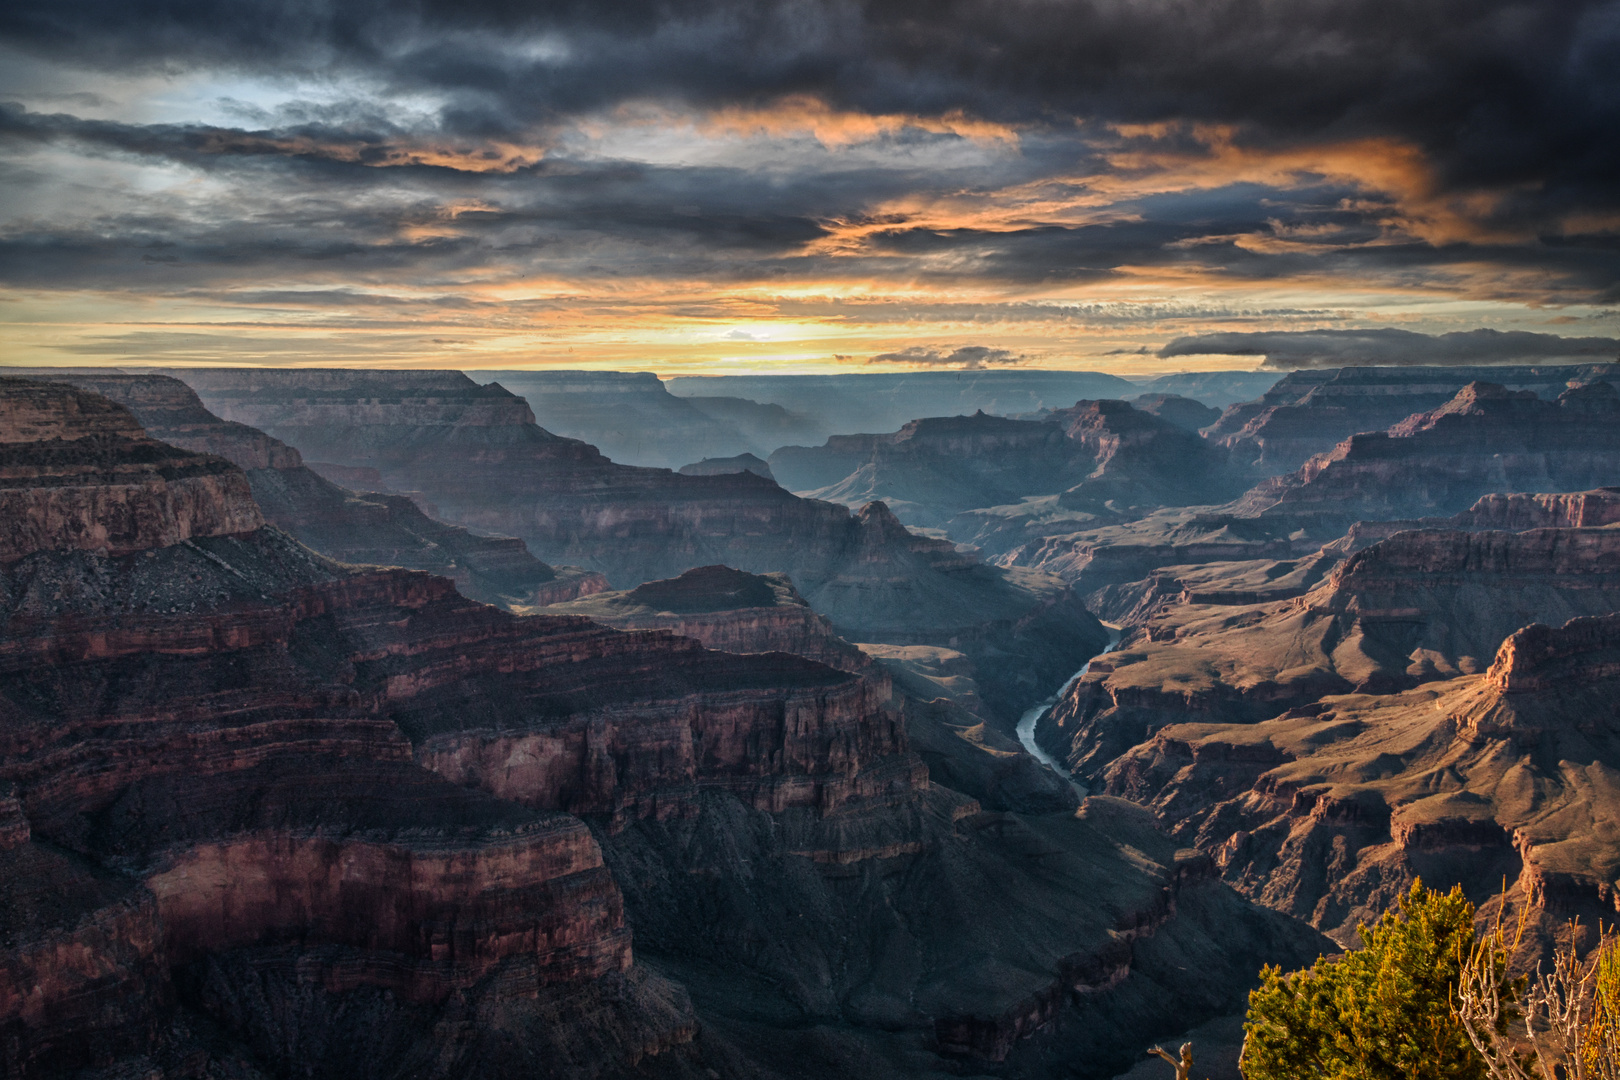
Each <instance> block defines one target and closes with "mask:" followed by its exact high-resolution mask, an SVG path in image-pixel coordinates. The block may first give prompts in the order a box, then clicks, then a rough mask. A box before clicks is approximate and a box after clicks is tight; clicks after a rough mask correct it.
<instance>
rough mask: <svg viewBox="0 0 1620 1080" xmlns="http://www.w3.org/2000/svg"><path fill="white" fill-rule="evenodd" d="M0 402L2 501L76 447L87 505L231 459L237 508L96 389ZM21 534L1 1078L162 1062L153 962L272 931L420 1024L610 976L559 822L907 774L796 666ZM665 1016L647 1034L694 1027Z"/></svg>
mask: <svg viewBox="0 0 1620 1080" xmlns="http://www.w3.org/2000/svg"><path fill="white" fill-rule="evenodd" d="M5 389H6V391H7V392H6V393H5V395H4V399H5V401H6V410H5V412H6V415H7V416H11V417H19V418H20V419H19V421H18V423H17V424H16V425H15V426H9V425H8V426H5V427H3V428H0V430H4V431H5V432H6V433H7V436H8V438H7V441H6V443H5V445H6V447H7V448H8V451H9V452H10V454H11V457H10V464H9V468H8V472H7V482H8V483H9V484H11V485H12V486H13V488H15V489H19V490H22V489H27V488H28V487H29V486H30V485H31V484H33V483H37V482H39V481H40V480H41V479H43V480H44V482H45V483H47V484H49V483H50V481H51V480H52V479H54V478H55V477H56V476H57V475H58V474H59V472H60V462H61V461H62V459H63V450H62V444H63V443H67V444H68V445H69V447H70V448H72V449H75V450H77V451H85V452H87V451H88V450H95V451H96V452H97V454H99V455H100V456H99V458H98V462H99V466H98V468H99V471H98V472H96V473H94V474H92V475H85V474H83V473H82V471H81V472H80V473H77V474H75V481H76V482H75V484H74V490H75V491H76V492H77V496H76V497H77V499H78V500H79V502H80V503H81V504H83V505H87V506H101V505H103V504H104V503H105V502H106V497H105V495H104V493H101V492H98V491H97V490H96V489H97V488H98V487H100V488H112V489H114V490H122V489H123V488H125V487H130V486H134V487H136V488H145V487H149V486H150V485H151V484H152V483H155V482H156V481H157V480H160V479H162V478H163V475H164V473H168V474H169V475H171V476H173V475H177V474H178V475H180V476H182V478H184V477H185V476H186V475H189V470H191V469H194V468H202V467H206V468H207V469H208V470H210V471H209V472H208V474H207V475H211V476H216V477H217V476H229V475H231V474H232V473H234V475H235V478H236V481H235V486H233V485H231V484H227V483H222V484H220V485H218V487H217V489H216V490H215V494H216V497H217V501H218V502H223V503H226V504H227V505H229V500H230V499H231V498H233V497H236V496H235V495H233V494H232V493H233V492H238V489H240V492H241V493H242V494H241V497H243V498H246V496H245V483H246V482H245V479H244V478H243V477H242V476H241V474H240V472H236V471H235V470H234V468H233V467H231V466H230V465H229V464H228V463H226V462H224V461H222V460H221V459H217V458H209V457H204V456H201V455H192V454H188V453H186V452H185V451H179V450H176V449H174V448H172V447H168V446H164V445H162V444H157V443H153V442H152V441H151V440H147V439H144V438H142V437H140V429H139V427H138V425H136V424H135V423H134V421H133V418H132V417H130V416H129V414H128V413H127V412H124V411H123V410H121V409H119V408H118V407H117V406H114V405H112V404H111V403H110V402H107V401H106V400H105V399H100V398H94V397H93V396H92V395H88V394H85V393H83V392H81V391H77V390H74V389H71V388H68V387H64V386H43V387H40V386H38V385H37V384H28V385H25V386H21V387H9V386H8V387H6V388H5ZM53 410H54V411H55V412H58V413H61V414H62V415H64V416H67V417H69V418H72V417H77V416H83V415H85V414H87V413H93V412H94V411H95V410H100V411H101V412H102V413H103V414H104V416H105V418H106V420H105V423H97V424H94V425H92V426H91V428H90V430H89V431H88V432H75V431H74V430H73V428H72V423H74V422H76V421H71V422H68V423H64V424H59V425H55V426H52V425H50V424H46V423H43V422H42V417H44V416H45V415H46V414H48V413H49V412H51V411H53ZM102 428H110V429H112V430H115V431H118V432H119V433H120V434H119V435H118V436H116V437H112V438H110V437H107V436H103V435H101V434H99V433H98V432H99V431H100V430H101V429H102ZM64 432H65V433H68V434H79V435H81V437H80V438H78V439H63V438H60V437H59V436H60V435H62V434H63V433H64ZM25 437H26V438H28V440H29V441H27V442H23V441H20V440H21V439H22V438H25ZM113 438H116V439H117V440H119V441H118V442H117V443H116V444H113V445H108V444H112V443H113ZM75 443H88V444H93V445H92V446H89V447H74V446H73V444H75ZM82 456H83V453H79V454H77V455H69V457H70V458H71V459H72V460H77V459H78V458H79V457H82ZM246 504H247V505H249V506H251V499H246ZM213 513H214V518H217V517H219V515H220V513H221V512H220V510H219V509H218V507H217V506H216V507H215V509H214V511H213ZM214 518H208V519H207V520H214ZM20 520H21V522H22V525H21V526H19V527H18V528H17V529H15V530H14V536H16V537H22V538H24V539H26V540H27V541H28V542H27V543H26V544H24V543H21V542H18V543H14V544H13V547H12V549H10V550H9V551H8V553H7V554H8V558H7V559H6V561H5V564H4V578H3V581H4V588H3V589H0V596H3V598H4V601H5V603H4V610H3V611H0V626H3V631H0V695H3V696H0V709H3V714H0V715H3V723H0V780H3V781H4V782H5V783H7V784H8V785H10V786H9V787H8V789H7V794H6V798H5V807H6V819H5V825H4V835H5V837H6V841H5V842H6V845H7V851H6V852H5V853H4V857H5V859H6V860H7V861H8V862H9V863H11V864H13V868H14V869H16V870H17V871H18V874H19V875H20V879H19V880H17V882H16V883H15V885H14V887H13V892H14V893H15V894H16V895H14V896H13V897H11V899H12V900H13V903H12V904H11V905H9V906H8V913H9V915H8V917H9V918H11V920H12V922H11V923H8V927H7V938H6V940H7V942H8V946H9V951H8V952H7V953H6V954H5V962H4V968H3V970H4V971H5V972H6V973H7V976H6V977H7V979H9V981H8V982H4V983H3V984H0V1030H4V1031H5V1032H6V1033H7V1039H8V1042H7V1046H8V1051H7V1052H8V1055H10V1060H9V1061H8V1065H10V1064H15V1065H16V1069H15V1070H13V1071H16V1072H19V1073H21V1074H25V1075H26V1074H31V1073H36V1072H37V1073H41V1074H48V1073H50V1072H52V1071H53V1070H55V1069H59V1068H64V1067H77V1066H79V1065H95V1064H98V1063H102V1062H105V1061H110V1060H113V1059H116V1058H118V1057H119V1056H120V1055H121V1054H124V1053H129V1052H134V1051H136V1050H142V1049H145V1050H153V1048H162V1047H164V1046H165V1045H166V1044H165V1042H164V1040H165V1039H166V1038H168V1037H167V1036H164V1035H163V1034H162V1030H160V1029H166V1027H167V1026H168V1025H169V1024H170V1021H169V1019H168V1018H167V1015H168V1014H167V1010H169V1007H170V1004H171V1003H172V1001H173V1000H174V998H175V996H176V990H175V989H174V988H173V984H172V983H171V982H170V974H169V973H170V971H171V970H177V969H185V968H188V966H190V965H193V964H195V963H200V962H203V961H205V960H207V959H208V958H210V957H220V958H228V957H231V956H236V955H238V954H239V953H241V954H242V955H244V956H246V955H247V954H245V953H242V950H248V951H249V953H253V954H254V955H259V954H263V955H265V956H266V957H269V956H270V955H271V954H276V955H280V954H277V953H276V950H278V949H279V950H283V952H284V951H285V949H286V948H288V947H290V946H293V945H296V947H297V949H300V950H304V951H306V952H308V953H310V954H311V955H312V956H325V957H328V958H329V960H330V962H331V963H333V964H335V965H336V966H334V967H332V968H331V970H330V973H329V974H328V975H326V976H324V977H323V979H324V981H323V985H324V987H325V990H324V991H323V992H324V993H327V994H336V995H339V997H342V995H345V994H350V993H360V994H362V995H364V994H369V993H371V992H372V990H368V989H366V988H373V989H381V990H386V991H388V992H390V993H392V994H395V995H398V996H399V997H400V999H401V1000H404V1001H410V1002H418V1003H422V1005H423V1006H424V1007H433V1008H438V1007H440V1005H441V1003H443V1002H445V1001H447V1000H448V995H450V994H452V993H462V992H467V993H472V992H474V991H476V992H477V993H479V994H483V993H486V989H479V988H488V987H490V986H494V987H496V989H495V990H488V991H487V992H492V993H496V994H497V996H501V995H506V996H510V995H511V994H513V993H516V994H518V995H519V996H521V995H523V994H524V993H528V994H530V995H531V996H532V995H533V994H535V993H538V992H539V991H540V989H541V988H545V987H553V986H565V985H584V984H594V983H595V982H596V981H599V980H600V979H602V978H606V977H608V976H609V975H614V974H615V973H619V972H622V971H623V970H624V969H625V968H626V967H627V966H628V964H629V962H630V954H629V938H628V933H627V931H626V929H625V926H624V921H623V908H622V901H621V899H620V895H619V892H618V889H617V887H616V885H615V884H614V882H613V879H612V877H611V876H610V875H609V874H608V872H607V870H606V869H605V867H604V865H603V862H602V857H601V852H600V848H599V845H598V844H597V842H596V841H595V840H594V839H593V838H592V836H591V834H590V833H589V831H588V830H587V829H586V828H585V827H584V825H583V824H582V823H581V822H580V821H579V820H578V819H577V818H575V817H572V816H569V815H567V814H562V813H559V812H558V811H559V810H563V809H567V810H581V811H591V812H597V813H601V814H605V815H610V816H611V815H613V814H615V813H621V814H622V813H628V814H669V813H676V814H678V813H681V812H682V810H681V807H682V805H690V800H691V799H692V798H694V797H695V795H696V793H697V792H699V791H701V790H704V789H706V788H716V787H718V788H720V789H724V790H726V791H728V792H731V793H734V794H735V795H736V796H738V797H740V798H742V799H744V800H745V801H746V802H747V804H748V805H752V806H758V807H761V808H765V809H769V810H776V811H780V810H782V809H783V808H786V807H791V806H804V807H812V808H815V812H817V813H824V812H830V811H831V810H832V809H833V808H835V807H836V806H839V805H842V804H846V803H849V802H851V801H852V800H859V799H868V800H870V799H877V800H878V801H879V802H882V801H883V800H893V799H895V798H902V797H904V794H905V793H906V792H908V791H913V790H915V789H916V787H917V785H918V784H920V783H921V782H922V780H921V779H920V777H919V772H920V765H916V764H912V763H911V762H910V761H908V759H907V758H906V756H905V754H904V735H903V731H901V730H900V728H899V723H898V718H897V717H894V716H891V715H890V714H888V713H887V712H886V711H885V710H884V709H883V708H882V703H881V702H877V701H873V700H871V694H870V692H869V691H868V690H867V688H866V684H865V683H864V682H863V681H862V680H860V679H858V678H855V677H852V676H849V675H846V674H843V673H840V672H836V671H833V670H831V669H828V668H826V667H824V666H821V665H818V664H814V663H812V662H810V661H804V660H795V659H791V658H787V657H782V656H775V657H771V658H758V657H741V656H728V655H726V654H721V653H713V652H707V651H705V650H703V649H701V648H700V647H699V646H698V645H697V644H696V643H695V642H691V641H688V640H685V639H680V638H675V637H671V636H669V635H667V634H651V635H649V634H622V633H619V632H616V631H613V630H609V629H606V628H603V627H598V626H596V625H594V624H591V623H589V622H588V621H586V620H584V619H578V618H572V619H567V618H563V619H547V618H529V619H519V618H515V617H513V616H510V615H507V614H505V613H503V612H500V611H498V610H497V609H494V608H491V607H487V606H485V605H481V604H477V603H474V602H471V601H468V600H465V599H463V598H462V597H461V596H459V595H458V594H457V593H456V591H455V589H454V586H453V585H452V584H451V583H450V582H449V581H447V580H445V579H442V578H434V577H430V576H428V575H425V574H421V573H413V572H409V571H403V570H382V571H369V572H363V573H356V572H353V571H352V570H350V569H348V568H345V567H342V566H340V565H338V564H334V563H330V562H328V561H325V560H323V559H321V558H320V557H318V556H315V555H314V554H313V553H311V552H309V551H308V550H307V549H304V548H302V547H300V546H299V545H297V544H296V543H294V542H292V541H291V540H289V539H287V538H286V537H285V536H283V535H282V534H280V533H277V532H275V531H274V530H272V529H268V528H262V527H261V528H256V529H251V530H248V531H245V532H244V531H242V530H240V529H235V528H233V529H232V531H231V532H229V533H226V534H220V535H213V536H208V535H204V533H203V531H202V530H199V529H195V528H193V529H191V530H190V535H189V536H187V537H184V538H180V537H178V536H177V533H176V531H175V530H174V529H173V528H172V527H169V523H168V522H167V521H159V522H158V525H159V527H157V528H154V529H150V530H147V531H145V532H139V533H131V534H130V535H128V536H127V537H126V538H125V540H124V542H123V543H122V544H121V546H120V547H118V548H115V549H113V550H112V551H106V550H96V551H85V550H82V548H83V546H84V545H82V544H81V543H78V532H77V530H76V527H75V525H74V519H73V518H72V517H71V515H69V516H67V517H64V516H63V515H61V514H60V513H58V512H57V508H55V507H50V506H41V504H38V503H30V504H27V505H26V506H24V507H23V509H22V511H21V518H20ZM193 520H194V521H195V520H202V519H200V518H194V519H193ZM252 523H253V524H257V522H256V521H255V522H252ZM520 761H521V762H522V763H523V765H522V767H519V766H518V763H519V762H520ZM435 767H437V768H438V769H440V770H441V771H443V772H445V773H451V774H453V776H454V781H455V782H451V781H450V780H447V779H445V778H443V777H442V776H440V775H438V774H436V773H435V772H434V771H433V770H434V768H435ZM683 800H684V803H683ZM42 844H49V845H50V846H49V847H42ZM58 851H62V852H67V853H69V854H68V855H66V856H59V855H54V854H52V853H53V852H58ZM64 858H65V859H66V861H65V862H64V861H63V859H64ZM53 860H54V861H53ZM109 872H110V873H111V877H109ZM8 880H12V879H9V878H8ZM97 882H111V884H110V885H107V886H103V885H98V884H97ZM19 889H20V890H24V891H21V892H18V891H17V890H19ZM27 890H32V891H27ZM46 895H50V896H53V897H57V899H53V900H52V901H51V906H50V907H49V909H48V910H46V909H45V908H42V907H41V905H42V904H43V903H44V901H43V900H42V899H39V898H40V897H44V896H46ZM75 897H83V900H82V902H81V901H79V900H76V899H74V898H75ZM36 912H37V914H36ZM102 913H105V914H102ZM143 920H144V921H143ZM75 928H77V929H75ZM74 935H78V936H77V937H75V936H74ZM86 935H88V936H86ZM255 950H257V952H254V951H255ZM265 950H269V951H270V952H269V953H265ZM221 962H224V963H226V964H227V966H229V964H231V963H235V962H236V961H224V960H222V961H221ZM321 962H325V961H321ZM53 965H54V966H53ZM63 965H66V966H63ZM491 979H494V980H495V982H494V983H493V984H492V983H490V980H491ZM87 980H88V982H87ZM644 982H645V980H643V983H644ZM92 987H97V988H95V989H93V988H92ZM525 987H527V988H528V989H527V990H525V989H524V988H525ZM218 990H219V988H218V987H216V991H218ZM98 994H99V995H102V997H101V998H98V997H97V996H96V995H98ZM677 1014H678V1010H676V1013H674V1014H669V1015H668V1016H666V1017H665V1019H668V1020H670V1022H671V1023H673V1024H674V1027H668V1026H667V1025H666V1028H665V1029H664V1034H662V1035H660V1036H659V1038H662V1039H664V1040H665V1042H666V1043H668V1042H670V1040H674V1041H679V1038H680V1037H681V1035H680V1031H682V1030H684V1031H685V1033H686V1034H685V1037H686V1038H690V1036H691V1028H690V1025H689V1022H687V1021H682V1020H680V1017H679V1016H678V1015H677ZM683 1024H685V1025H686V1026H685V1027H682V1025H683ZM168 1049H170V1050H173V1049H174V1048H173V1047H168ZM181 1050H183V1048H181ZM154 1052H155V1051H154ZM175 1052H181V1051H179V1050H177V1051H175Z"/></svg>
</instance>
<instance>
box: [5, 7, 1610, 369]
mask: <svg viewBox="0 0 1620 1080" xmlns="http://www.w3.org/2000/svg"><path fill="white" fill-rule="evenodd" d="M0 320H3V322H0V349H3V353H0V361H3V362H12V363H17V362H22V363H62V362H97V363H117V362H123V363H131V362H142V363H197V362H208V363H217V362H233V363H248V362H252V363H276V364H293V363H300V364H302V363H326V364H341V365H353V364H368V363H371V364H388V365H431V366H457V367H500V366H527V365H551V366H572V367H587V366H591V367H620V368H635V369H653V370H657V371H660V372H664V373H668V374H678V373H681V372H698V371H707V372H726V371H746V370H756V371H757V370H784V371H788V370H794V371H811V370H852V371H853V370H861V371H880V370H897V369H901V368H908V367H910V368H921V367H929V366H957V367H973V366H1003V365H1027V366H1044V367H1097V368H1104V369H1107V370H1113V371H1118V372H1121V373H1135V372H1150V371H1163V370H1177V369H1186V368H1190V367H1219V366H1223V365H1224V366H1241V367H1252V366H1254V365H1255V364H1256V363H1258V362H1260V360H1261V359H1262V358H1269V362H1271V363H1273V364H1279V363H1292V362H1298V363H1323V362H1330V361H1331V362H1343V361H1344V360H1345V359H1350V360H1355V359H1363V360H1365V359H1382V360H1387V361H1390V362H1411V361H1415V360H1423V359H1426V358H1435V359H1440V360H1443V361H1446V362H1455V361H1457V360H1459V359H1462V360H1466V359H1470V358H1478V359H1488V360H1513V359H1538V360H1540V359H1560V358H1567V357H1571V356H1592V357H1603V358H1611V359H1612V358H1613V356H1614V355H1615V352H1616V346H1615V342H1614V338H1615V337H1616V335H1617V333H1620V0H1609V2H1604V3H1600V2H1580V0H1528V2H1519V3H1509V2H1490V0H939V2H933V3H921V2H906V0H871V2H866V3H861V2H857V0H847V2H840V0H791V2H784V3H773V2H770V0H662V2H658V0H555V2H553V0H453V2H452V0H417V2H415V3H384V2H382V0H46V2H42V0H9V2H8V3H6V4H5V5H3V6H0ZM1448 335H1449V336H1448Z"/></svg>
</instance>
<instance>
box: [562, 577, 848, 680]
mask: <svg viewBox="0 0 1620 1080" xmlns="http://www.w3.org/2000/svg"><path fill="white" fill-rule="evenodd" d="M547 613H548V614H555V615H563V614H569V615H584V616H586V617H588V618H590V619H591V620H593V621H595V622H599V623H601V624H603V625H604V626H613V627H617V628H619V629H621V630H669V631H670V632H672V633H675V634H679V635H680V636H682V637H689V638H692V639H693V640H695V641H699V642H702V643H703V646H704V647H705V648H708V649H719V650H720V651H722V652H735V653H767V652H783V653H792V654H794V655H795V656H803V657H807V658H809V659H811V660H817V661H820V662H821V663H823V664H826V665H827V666H828V667H835V668H838V669H839V670H841V671H850V672H860V673H864V674H868V675H875V672H874V671H873V664H872V661H871V660H870V659H869V658H868V657H867V656H866V655H865V654H864V653H862V652H861V650H859V649H857V648H856V647H855V646H854V645H851V644H850V643H849V642H847V641H845V640H844V639H843V638H841V637H839V636H838V633H837V631H835V630H834V629H833V626H832V623H830V622H828V621H827V618H826V616H824V615H818V614H816V612H815V611H814V610H813V609H812V608H811V607H810V605H809V603H808V602H806V601H805V599H804V597H802V596H800V595H799V591H798V590H797V589H795V588H794V587H793V582H791V581H789V580H788V578H787V575H785V574H763V575H761V574H750V573H747V572H746V571H742V570H733V569H731V568H730V567H727V566H700V567H697V568H695V569H692V570H688V571H687V572H686V573H684V574H682V575H681V576H680V577H678V578H672V579H669V580H667V581H648V582H643V583H642V584H640V585H637V586H636V587H635V588H634V589H630V590H628V591H624V592H604V593H596V594H594V595H592V596H590V597H588V598H586V599H583V600H575V601H572V602H570V603H563V604H558V605H556V606H554V607H552V608H550V609H549V610H548V612H547Z"/></svg>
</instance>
